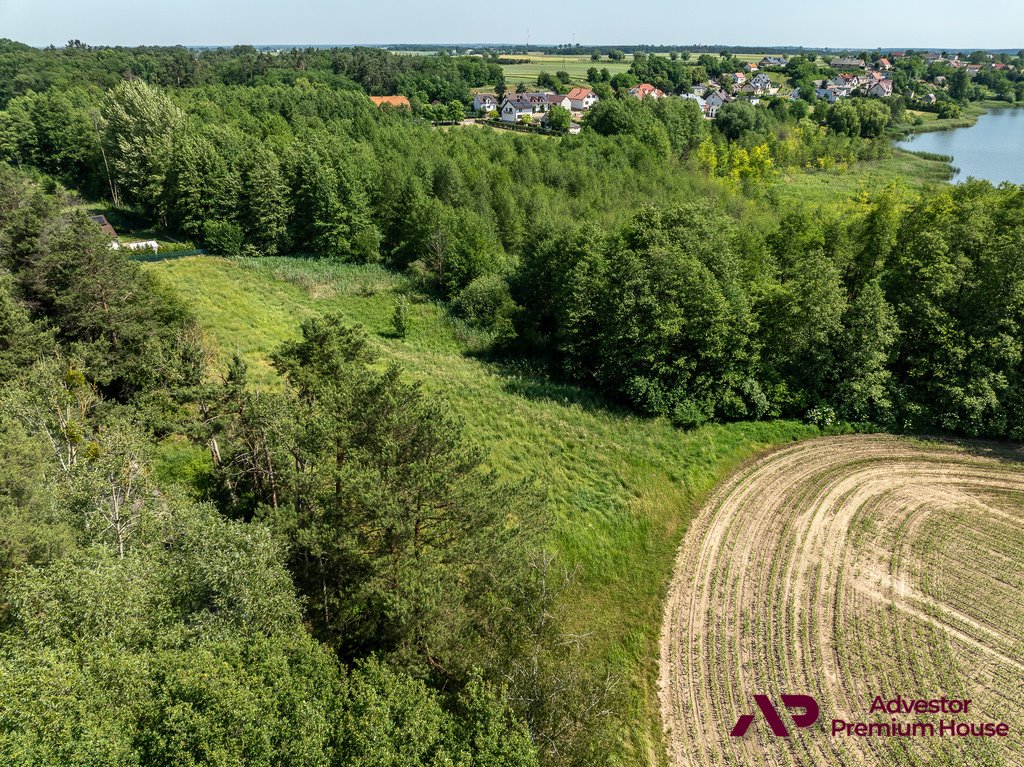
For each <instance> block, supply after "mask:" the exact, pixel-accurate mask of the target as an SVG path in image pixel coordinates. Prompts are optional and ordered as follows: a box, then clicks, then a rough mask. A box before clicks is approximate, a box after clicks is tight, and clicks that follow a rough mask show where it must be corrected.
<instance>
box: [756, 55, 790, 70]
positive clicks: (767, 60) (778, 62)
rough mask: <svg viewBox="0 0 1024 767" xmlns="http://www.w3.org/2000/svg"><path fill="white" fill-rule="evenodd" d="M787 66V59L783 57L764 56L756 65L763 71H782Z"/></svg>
mask: <svg viewBox="0 0 1024 767" xmlns="http://www.w3.org/2000/svg"><path fill="white" fill-rule="evenodd" d="M787 64H789V59H787V58H786V57H785V56H765V57H764V58H763V59H761V60H760V61H759V62H758V63H757V65H758V67H760V68H761V69H765V68H767V67H778V68H779V69H783V68H785V66H786V65H787Z"/></svg>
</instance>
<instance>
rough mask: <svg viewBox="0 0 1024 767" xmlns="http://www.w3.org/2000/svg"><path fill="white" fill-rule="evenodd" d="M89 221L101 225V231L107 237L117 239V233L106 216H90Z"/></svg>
mask: <svg viewBox="0 0 1024 767" xmlns="http://www.w3.org/2000/svg"><path fill="white" fill-rule="evenodd" d="M89 220H90V221H95V222H96V223H97V224H98V225H99V227H100V231H101V232H103V234H105V235H107V236H108V237H113V238H116V237H117V231H116V230H115V229H114V227H113V226H111V224H110V222H109V221H107V217H106V216H103V215H97V216H89Z"/></svg>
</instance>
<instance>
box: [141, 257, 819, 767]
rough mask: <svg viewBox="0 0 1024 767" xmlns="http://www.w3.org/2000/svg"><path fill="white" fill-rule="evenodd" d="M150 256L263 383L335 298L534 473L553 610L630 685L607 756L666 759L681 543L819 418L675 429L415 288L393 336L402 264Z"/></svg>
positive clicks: (507, 456)
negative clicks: (511, 350) (728, 489)
mask: <svg viewBox="0 0 1024 767" xmlns="http://www.w3.org/2000/svg"><path fill="white" fill-rule="evenodd" d="M145 268H146V269H147V270H148V271H150V272H151V273H153V274H155V275H157V276H158V277H159V278H160V280H161V282H163V283H165V284H167V285H168V286H170V287H172V288H173V289H174V290H175V291H177V292H178V293H179V294H180V295H181V296H182V297H183V298H184V299H185V300H186V301H187V303H188V305H189V306H191V307H193V309H194V310H195V312H196V314H197V315H198V316H199V318H200V320H201V323H202V326H203V328H204V329H205V332H206V334H207V336H208V339H209V342H210V345H211V346H212V347H213V348H214V350H215V352H216V358H217V361H218V364H219V365H220V366H221V368H222V369H223V366H225V365H226V364H227V362H228V360H229V359H230V356H231V354H232V353H233V352H235V351H238V352H240V353H241V354H242V356H243V357H244V358H245V360H246V361H247V362H248V364H249V371H250V374H251V376H252V379H253V380H254V382H255V383H256V384H257V385H259V386H265V387H275V386H278V385H279V382H278V378H277V376H276V374H275V373H274V372H273V370H272V369H271V367H270V365H269V364H268V363H267V355H268V353H269V352H270V351H271V350H273V349H275V348H276V347H277V346H278V345H279V344H280V343H281V342H282V341H285V340H287V339H292V338H295V337H296V336H297V334H298V332H299V323H300V322H301V320H302V319H303V318H304V317H308V316H312V315H314V314H320V313H324V312H337V313H339V314H340V315H341V316H342V317H343V319H344V321H345V322H348V323H357V322H358V323H362V324H363V325H364V326H365V327H366V329H367V330H368V331H369V332H370V333H371V334H372V336H373V338H374V345H375V346H376V347H377V348H378V349H379V351H380V352H381V353H382V355H383V356H384V358H385V359H386V360H388V361H394V362H397V363H399V364H401V365H402V366H403V367H404V368H405V369H406V370H407V371H408V374H409V375H410V376H412V377H414V378H417V379H420V380H422V381H423V384H424V386H425V388H426V389H427V390H428V391H430V392H434V393H437V394H441V395H443V396H444V397H445V398H446V399H447V400H448V401H449V402H450V403H451V407H452V409H453V411H454V412H455V414H456V415H458V416H459V417H460V418H462V419H464V421H465V423H466V430H467V433H468V436H469V437H470V438H471V439H472V440H473V441H474V442H477V443H478V444H480V445H481V446H483V447H484V448H486V449H487V450H488V451H489V455H490V464H491V465H492V466H493V467H494V468H495V469H496V470H498V471H499V472H500V473H501V474H502V475H503V476H505V477H507V478H509V479H517V480H518V479H533V480H536V481H537V482H539V483H540V485H541V486H542V487H544V488H545V489H546V491H547V494H548V509H547V511H548V513H550V514H551V515H552V517H553V518H554V520H555V521H554V525H555V527H554V531H553V534H552V541H551V544H552V547H553V550H554V551H555V552H557V555H558V563H559V564H560V565H564V566H565V567H567V568H569V569H570V570H573V569H578V575H577V579H578V580H577V584H576V586H575V587H574V588H572V590H571V592H570V593H569V594H568V596H567V597H566V598H565V600H564V601H563V603H562V605H561V612H562V614H563V617H564V618H565V620H566V621H567V622H568V625H569V627H570V629H571V630H573V631H577V632H579V634H580V635H581V636H586V637H587V644H586V645H585V646H584V651H583V655H582V656H581V658H580V662H581V663H582V664H595V663H599V662H605V663H608V664H610V665H611V667H612V668H613V669H614V670H615V672H616V673H617V674H618V675H620V676H621V680H622V685H621V689H623V690H624V691H625V693H626V697H627V701H626V708H625V710H621V711H619V713H618V714H617V717H618V718H617V721H616V729H617V731H619V732H621V737H622V753H621V754H620V755H618V756H619V760H618V761H617V762H616V763H619V764H629V765H645V764H646V765H654V764H659V763H661V762H662V761H663V754H664V750H663V743H662V736H661V725H660V718H659V713H658V700H657V654H658V653H657V641H658V633H659V628H660V624H661V618H662V604H663V602H662V600H663V597H664V594H665V589H666V587H667V584H668V581H669V577H670V574H671V572H672V565H673V562H674V559H675V553H676V547H677V546H678V544H679V541H680V539H681V537H682V535H683V533H684V532H685V530H686V527H687V525H688V524H689V521H690V519H691V517H692V515H693V513H694V511H695V510H696V509H697V508H698V507H699V505H700V504H701V503H702V502H703V499H704V498H705V496H706V494H707V493H708V492H710V490H711V488H712V487H713V486H714V485H715V483H716V482H718V481H719V480H721V479H722V478H724V477H725V476H727V475H728V473H729V472H730V471H732V470H733V469H735V468H736V467H737V466H739V465H740V464H741V463H742V462H743V461H744V460H746V459H748V458H750V457H751V456H753V455H754V454H756V453H757V452H758V451H760V450H763V449H765V448H767V447H769V446H772V445H779V444H783V443H787V442H790V441H792V440H796V439H800V438H804V437H809V436H813V435H814V434H816V433H817V430H816V429H813V428H811V427H808V426H804V425H801V424H799V423H793V422H770V423H740V424H729V425H720V426H708V427H704V428H700V429H697V430H695V431H690V432H684V431H680V430H678V429H674V428H672V427H671V426H669V425H668V424H667V423H666V422H664V421H659V420H650V419H645V418H637V417H636V416H633V415H630V414H629V413H626V412H622V411H619V410H617V409H616V408H614V407H610V406H609V405H608V404H607V403H606V402H603V401H602V400H601V399H599V398H597V397H595V396H594V395H592V394H590V393H588V392H586V391H584V390H581V389H577V388H575V387H573V386H566V385H561V384H557V383H553V382H551V381H548V380H546V379H543V378H540V377H538V376H534V375H530V374H529V373H527V372H525V371H522V370H516V369H509V368H505V367H502V366H500V365H496V364H490V363H487V362H485V361H482V360H480V359H478V358H476V357H474V356H472V355H471V354H469V352H470V351H471V349H472V346H473V342H472V334H471V333H467V331H465V329H463V328H461V327H460V326H459V325H458V324H456V323H453V322H452V321H451V320H449V319H448V318H447V317H446V315H445V314H444V311H443V309H442V308H441V307H440V306H438V305H436V304H433V303H413V304H412V305H411V312H412V330H411V332H410V334H409V336H408V337H407V338H406V339H404V340H396V339H393V338H390V337H389V329H390V318H391V314H392V311H393V308H394V304H395V300H396V296H397V294H396V291H397V290H400V289H402V288H403V287H404V280H403V278H402V277H400V276H397V275H394V274H392V273H389V272H387V271H385V270H383V269H381V268H379V267H360V266H347V265H339V264H332V263H329V262H323V261H301V260H297V259H256V260H248V261H244V260H226V259H217V258H210V257H192V258H183V259H179V260H174V261H165V262H161V263H155V264H148V265H146V266H145Z"/></svg>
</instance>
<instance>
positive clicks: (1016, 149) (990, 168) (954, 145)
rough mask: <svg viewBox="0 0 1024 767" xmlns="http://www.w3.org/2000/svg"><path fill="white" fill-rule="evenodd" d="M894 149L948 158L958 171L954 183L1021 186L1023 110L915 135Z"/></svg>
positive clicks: (995, 112)
mask: <svg viewBox="0 0 1024 767" xmlns="http://www.w3.org/2000/svg"><path fill="white" fill-rule="evenodd" d="M896 146H898V147H900V148H902V149H908V150H910V151H912V152H933V153H935V154H944V155H950V156H952V158H953V165H954V167H957V168H959V169H960V172H959V173H957V175H956V176H954V177H953V182H954V183H958V182H960V181H964V180H966V179H967V177H968V176H974V177H975V178H983V179H986V180H988V181H991V182H992V183H993V184H998V183H1000V182H1002V181H1011V182H1013V183H1014V184H1024V109H994V110H992V111H991V112H987V113H986V114H983V115H982V116H981V117H979V118H978V122H977V123H975V124H974V125H973V126H972V127H970V128H954V129H953V130H948V131H935V132H932V133H917V134H915V135H913V136H910V137H909V138H908V139H906V140H903V141H899V142H897V144H896Z"/></svg>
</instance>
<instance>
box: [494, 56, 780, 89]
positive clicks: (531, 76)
mask: <svg viewBox="0 0 1024 767" xmlns="http://www.w3.org/2000/svg"><path fill="white" fill-rule="evenodd" d="M655 55H657V56H668V54H667V53H659V54H655ZM697 55H698V54H693V55H692V57H691V60H692V61H696V59H697ZM711 55H712V56H714V57H715V58H717V57H718V54H717V53H716V54H711ZM765 55H766V54H763V53H744V54H738V55H737V56H736V58H738V59H739V60H740V61H743V62H748V61H750V62H756V61H760V60H761V59H762V58H763V57H764V56H765ZM506 58H513V59H529V60H530V63H529V64H510V65H508V66H503V67H502V69H504V71H505V80H507V81H508V82H510V83H521V82H534V81H536V79H537V75H539V74H540V73H541V72H542V71H545V72H549V73H550V74H552V75H553V74H554V73H555V72H558V71H565V72H568V73H569V76H570V77H571V78H572V80H573V82H576V83H582V82H585V81H586V79H587V70H588V69H590V67H597V68H598V69H607V70H608V71H609V72H610V73H611V74H613V75H616V74H618V73H620V72H625V71H626V70H628V69H629V67H630V64H632V62H633V56H632V55H627V56H626V60H625V61H609V59H608V57H607V56H602V57H601V60H600V61H591V60H590V54H587V55H584V56H550V55H548V54H544V53H530V54H521V55H520V54H515V55H513V54H508V55H507V56H506ZM772 79H775V78H774V76H773V78H772Z"/></svg>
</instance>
